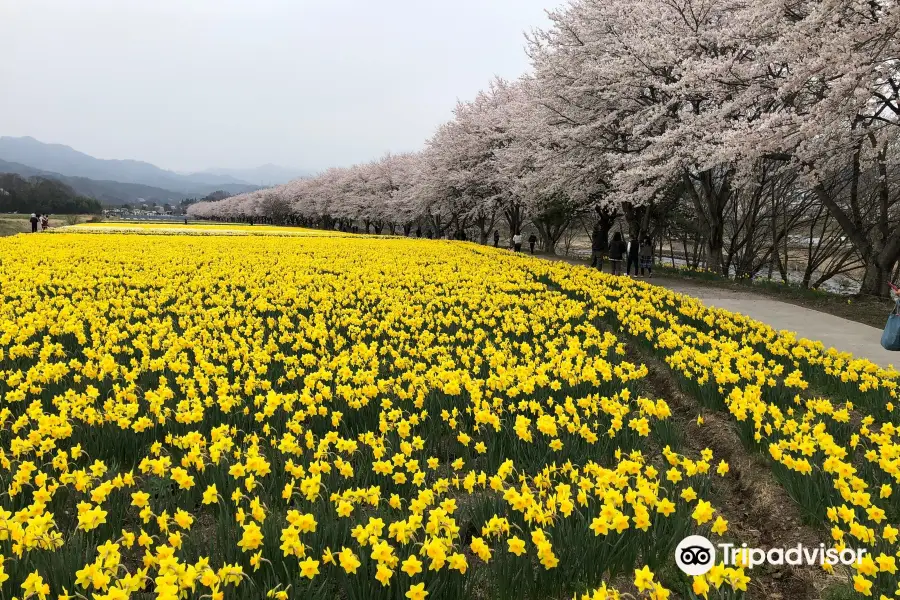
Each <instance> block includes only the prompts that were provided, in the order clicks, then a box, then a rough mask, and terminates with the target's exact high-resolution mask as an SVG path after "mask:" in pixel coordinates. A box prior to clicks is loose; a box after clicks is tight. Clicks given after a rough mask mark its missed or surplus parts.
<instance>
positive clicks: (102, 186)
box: [0, 160, 228, 206]
mask: <svg viewBox="0 0 900 600" xmlns="http://www.w3.org/2000/svg"><path fill="white" fill-rule="evenodd" d="M0 173H15V174H17V175H21V176H22V177H34V176H40V177H49V178H51V179H56V180H58V181H61V182H63V183H65V184H66V185H68V186H70V187H71V188H72V189H73V190H75V192H76V193H78V194H80V195H82V196H88V197H90V198H96V199H97V200H99V201H100V203H101V204H104V205H106V206H116V205H122V204H133V203H135V202H138V201H139V200H141V199H143V200H144V201H146V202H157V203H159V204H164V203H166V202H169V203H173V202H180V201H181V200H183V199H184V198H188V197H190V196H189V195H188V194H183V193H179V192H173V191H171V190H166V189H162V188H158V187H153V186H149V185H141V184H138V183H122V182H120V181H104V180H96V179H89V178H87V177H69V176H66V175H61V174H60V173H55V172H53V171H45V170H43V169H36V168H34V167H30V166H28V165H23V164H21V163H15V162H9V161H5V160H0ZM226 191H228V190H226Z"/></svg>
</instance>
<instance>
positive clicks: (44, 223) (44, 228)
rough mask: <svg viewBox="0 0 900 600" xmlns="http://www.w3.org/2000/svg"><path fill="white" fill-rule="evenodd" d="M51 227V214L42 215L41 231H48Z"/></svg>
mask: <svg viewBox="0 0 900 600" xmlns="http://www.w3.org/2000/svg"><path fill="white" fill-rule="evenodd" d="M48 229H50V215H44V216H42V217H41V231H47V230H48Z"/></svg>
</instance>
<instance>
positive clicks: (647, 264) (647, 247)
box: [641, 237, 653, 277]
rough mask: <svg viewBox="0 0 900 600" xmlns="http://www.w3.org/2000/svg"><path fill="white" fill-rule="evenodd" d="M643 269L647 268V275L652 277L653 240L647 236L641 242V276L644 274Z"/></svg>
mask: <svg viewBox="0 0 900 600" xmlns="http://www.w3.org/2000/svg"><path fill="white" fill-rule="evenodd" d="M644 269H647V277H653V241H652V240H651V239H650V238H649V237H645V238H644V241H643V242H641V276H642V277H643V275H644Z"/></svg>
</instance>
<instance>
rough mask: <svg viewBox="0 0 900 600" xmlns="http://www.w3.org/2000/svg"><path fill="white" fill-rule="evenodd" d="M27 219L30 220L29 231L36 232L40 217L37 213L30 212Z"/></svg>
mask: <svg viewBox="0 0 900 600" xmlns="http://www.w3.org/2000/svg"><path fill="white" fill-rule="evenodd" d="M29 220H30V221H31V233H37V228H38V221H40V220H41V218H40V217H39V216H38V215H36V214H34V213H31V218H30V219H29Z"/></svg>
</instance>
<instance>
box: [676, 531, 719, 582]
mask: <svg viewBox="0 0 900 600" xmlns="http://www.w3.org/2000/svg"><path fill="white" fill-rule="evenodd" d="M675 564H677V565H678V568H679V569H681V570H682V571H683V572H684V573H685V574H687V575H694V576H697V575H703V574H704V573H706V572H707V571H709V570H710V569H712V567H713V565H714V564H716V548H715V546H713V545H712V542H710V541H709V540H708V539H706V538H705V537H703V536H702V535H689V536H687V537H686V538H684V539H683V540H681V542H680V543H679V544H678V546H677V547H676V548H675Z"/></svg>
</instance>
